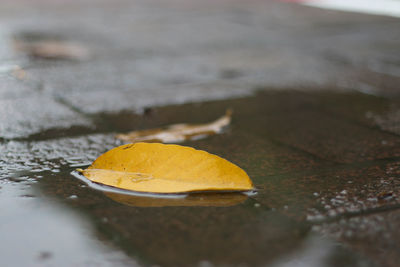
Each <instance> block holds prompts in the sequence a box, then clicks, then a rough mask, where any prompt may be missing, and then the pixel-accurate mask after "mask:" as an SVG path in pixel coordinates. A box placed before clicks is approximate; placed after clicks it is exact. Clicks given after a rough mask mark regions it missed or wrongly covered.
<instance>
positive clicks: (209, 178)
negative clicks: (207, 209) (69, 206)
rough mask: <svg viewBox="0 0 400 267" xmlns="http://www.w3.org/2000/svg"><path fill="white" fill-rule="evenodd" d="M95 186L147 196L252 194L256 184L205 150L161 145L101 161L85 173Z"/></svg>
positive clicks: (128, 149)
mask: <svg viewBox="0 0 400 267" xmlns="http://www.w3.org/2000/svg"><path fill="white" fill-rule="evenodd" d="M78 171H79V172H81V173H82V174H83V175H84V176H85V177H86V178H87V179H89V180H90V181H92V182H96V183H100V184H104V185H108V186H112V187H117V188H120V189H126V190H131V191H136V192H148V193H184V192H196V191H249V190H252V189H253V184H252V182H251V180H250V178H249V176H248V175H247V174H246V172H245V171H244V170H242V169H241V168H239V167H238V166H236V165H235V164H233V163H231V162H229V161H227V160H225V159H223V158H221V157H218V156H216V155H213V154H210V153H208V152H205V151H202V150H196V149H194V148H191V147H185V146H180V145H165V144H160V143H136V144H127V145H122V146H119V147H116V148H114V149H111V150H110V151H108V152H106V153H104V154H103V155H101V156H100V157H98V158H97V159H96V160H95V161H94V162H93V164H92V165H91V166H89V167H88V168H87V169H86V170H78Z"/></svg>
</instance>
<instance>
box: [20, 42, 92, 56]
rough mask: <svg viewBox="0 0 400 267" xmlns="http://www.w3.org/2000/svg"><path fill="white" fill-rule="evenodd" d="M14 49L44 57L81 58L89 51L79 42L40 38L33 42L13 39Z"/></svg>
mask: <svg viewBox="0 0 400 267" xmlns="http://www.w3.org/2000/svg"><path fill="white" fill-rule="evenodd" d="M14 47H15V50H17V51H20V52H23V53H26V54H28V55H29V56H32V57H37V58H44V59H72V60H83V59H86V58H87V57H88V56H89V51H88V50H87V49H86V48H85V47H83V46H82V45H80V44H77V43H72V42H64V41H58V40H41V41H35V42H25V41H22V40H15V41H14Z"/></svg>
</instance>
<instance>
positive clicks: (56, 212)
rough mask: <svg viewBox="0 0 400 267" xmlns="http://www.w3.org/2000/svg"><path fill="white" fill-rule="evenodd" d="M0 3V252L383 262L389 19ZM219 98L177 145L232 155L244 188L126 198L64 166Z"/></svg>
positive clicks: (142, 259) (252, 9) (80, 163)
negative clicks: (220, 120) (208, 125)
mask: <svg viewBox="0 0 400 267" xmlns="http://www.w3.org/2000/svg"><path fill="white" fill-rule="evenodd" d="M0 7H1V8H0V41H1V42H0V104H1V105H0V166H1V169H0V210H1V213H2V220H1V222H0V236H1V242H0V259H1V260H0V262H1V265H4V266H397V265H398V262H399V261H400V256H399V255H400V253H399V252H400V246H399V243H398V242H397V240H398V239H399V231H398V227H399V218H400V213H399V208H400V176H399V174H400V161H399V160H400V136H399V135H400V98H399V92H400V91H399V90H398V86H399V84H400V83H399V82H400V63H399V62H400V51H399V48H398V47H400V32H399V30H398V29H399V26H400V20H399V19H398V18H391V17H383V16H372V15H365V14H363V15H362V14H356V13H345V12H339V11H329V10H319V9H314V8H311V7H305V6H300V5H297V4H295V3H284V2H278V1H222V0H221V1H178V0H176V1H172V0H171V1H151V2H150V1H112V2H111V1H89V0H88V1H76V2H72V3H71V2H70V1H68V3H66V2H64V1H46V0H40V1H22V0H21V1H5V2H3V3H1V4H0ZM116 14H118V15H116ZM18 42H19V43H21V42H22V43H23V44H24V45H25V50H18V49H16V47H15V46H16V45H15V44H16V43H18ZM40 42H42V43H43V42H44V43H46V42H51V43H52V44H53V45H54V43H56V44H57V45H56V48H54V46H53V47H52V49H53V50H52V51H53V52H52V53H58V54H59V55H60V54H63V56H58V57H57V56H55V58H53V59H49V58H48V55H49V54H48V53H50V52H51V51H50V52H49V51H48V50H49V48H47V51H46V53H47V54H46V55H47V56H44V54H43V53H42V54H41V52H40V51H39V52H38V50H37V48H35V49H36V50H35V51H33V48H32V47H35V46H37V45H38V43H40ZM66 43H74V44H75V45H76V47H79V48H80V51H86V52H87V54H85V56H84V57H81V56H80V55H81V54H79V53H78V54H73V53H75V52H74V51H76V50H74V49H70V48H68V47H67V48H66V46H64V47H63V46H62V45H63V44H66ZM58 44H61V46H58ZM26 47H28V48H26ZM60 47H61V48H60ZM57 49H58V50H57ZM78 50H79V49H78ZM54 51H55V52H54ZM60 51H61V52H62V53H61V52H60ZM71 51H72V52H71ZM68 53H72V56H67V57H66V56H65V54H67V55H71V54H68ZM45 57H46V58H45ZM229 108H231V109H232V110H233V111H234V114H233V122H232V125H231V126H230V127H229V128H228V129H227V130H226V132H224V133H223V134H221V135H215V136H211V137H208V138H205V139H201V140H195V141H187V142H186V143H184V145H188V146H192V147H195V148H198V149H203V150H206V151H208V152H211V153H214V154H217V155H220V156H222V157H224V158H226V159H228V160H230V161H231V162H233V163H236V164H237V165H239V166H240V167H242V168H243V169H244V170H246V172H247V173H248V174H249V176H250V177H251V178H252V180H253V182H254V184H255V186H256V187H257V191H258V192H257V194H255V195H250V196H246V195H241V194H211V195H207V194H205V195H204V194H194V195H190V196H188V197H186V198H179V199H154V198H146V197H140V196H127V195H121V194H117V193H115V192H114V193H113V192H102V191H100V190H97V189H96V188H92V187H90V186H87V184H85V183H84V182H82V181H81V180H79V179H77V178H76V177H75V176H74V175H73V174H72V172H73V171H74V170H75V169H76V168H82V167H85V166H87V165H89V164H90V163H91V162H92V161H93V160H94V159H96V158H97V157H98V156H99V155H100V154H102V153H104V152H105V151H107V150H108V149H111V148H113V147H115V146H117V145H119V144H120V141H117V140H116V139H115V134H116V133H123V132H128V131H131V130H139V129H148V128H154V127H161V126H166V125H169V124H173V123H182V122H187V123H205V122H209V121H213V120H214V119H216V118H217V117H219V116H220V115H222V114H224V113H225V111H226V110H227V109H229Z"/></svg>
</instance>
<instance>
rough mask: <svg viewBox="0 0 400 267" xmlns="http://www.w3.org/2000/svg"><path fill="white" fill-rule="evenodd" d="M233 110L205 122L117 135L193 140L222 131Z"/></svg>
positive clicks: (150, 139)
mask: <svg viewBox="0 0 400 267" xmlns="http://www.w3.org/2000/svg"><path fill="white" fill-rule="evenodd" d="M231 117H232V110H227V111H226V114H225V115H224V116H222V117H221V118H219V119H217V120H215V121H213V122H210V123H205V124H186V123H180V124H173V125H170V126H167V127H165V128H156V129H150V130H142V131H133V132H130V133H127V134H118V135H116V136H115V137H116V138H118V139H120V140H122V141H126V142H131V143H136V142H162V143H177V142H183V141H187V140H193V139H196V138H199V137H203V136H208V135H213V134H218V133H221V132H222V130H223V129H224V127H226V126H228V125H229V124H230V122H231Z"/></svg>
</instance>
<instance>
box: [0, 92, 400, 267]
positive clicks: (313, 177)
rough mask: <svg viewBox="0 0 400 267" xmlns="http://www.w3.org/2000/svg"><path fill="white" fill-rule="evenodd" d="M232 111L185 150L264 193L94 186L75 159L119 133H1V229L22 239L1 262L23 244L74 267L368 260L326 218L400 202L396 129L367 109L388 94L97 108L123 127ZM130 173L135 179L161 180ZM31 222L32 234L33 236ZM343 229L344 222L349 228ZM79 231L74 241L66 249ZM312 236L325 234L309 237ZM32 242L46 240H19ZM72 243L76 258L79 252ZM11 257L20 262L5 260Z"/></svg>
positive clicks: (40, 257) (93, 153) (35, 256)
mask: <svg viewBox="0 0 400 267" xmlns="http://www.w3.org/2000/svg"><path fill="white" fill-rule="evenodd" d="M228 108H233V109H234V110H235V114H234V115H233V117H232V123H231V126H230V128H229V130H228V131H225V132H223V133H221V134H219V135H213V136H210V137H208V138H205V139H201V140H191V141H190V140H188V141H186V142H184V145H188V146H192V147H195V148H197V149H201V150H206V151H209V152H210V153H213V154H216V155H219V156H221V157H224V158H226V159H228V160H230V161H231V162H233V163H235V164H238V165H240V166H241V167H242V168H243V169H244V170H246V172H247V173H248V174H249V176H250V177H251V178H252V180H253V182H254V184H255V186H256V187H257V193H256V194H254V192H251V193H248V194H243V193H215V192H214V193H210V192H207V193H200V192H197V193H191V194H172V195H168V194H163V195H162V196H160V195H154V194H151V195H149V194H144V193H136V192H130V191H125V190H122V191H121V190H120V189H117V188H113V187H107V186H103V185H100V184H97V183H95V182H92V181H89V180H88V179H86V178H85V177H83V176H82V175H80V174H79V173H78V172H77V171H75V168H77V167H81V168H83V167H86V166H88V165H89V164H90V163H91V162H93V160H95V159H96V158H97V157H98V156H99V155H101V154H103V153H104V152H105V151H107V150H109V149H111V148H114V147H115V146H117V145H118V142H117V141H116V140H115V135H114V134H110V133H107V134H106V133H101V132H100V133H95V134H87V133H86V132H83V133H82V135H78V136H71V137H63V138H59V137H57V138H47V137H46V138H44V139H43V140H40V141H39V140H36V139H35V140H23V141H17V140H14V141H4V142H1V143H0V152H1V153H0V166H1V167H2V168H1V170H0V200H1V201H0V206H1V209H2V212H3V214H4V220H3V222H2V223H0V234H1V235H2V237H3V236H4V237H6V239H5V240H8V241H7V242H12V240H15V243H13V244H12V245H10V247H9V248H7V250H6V249H4V250H3V251H0V253H1V254H2V257H3V252H4V253H6V252H7V253H8V254H10V255H13V254H11V252H10V250H15V249H17V246H21V250H23V252H24V255H26V257H25V256H24V257H20V258H18V259H15V261H18V262H17V263H18V265H26V263H27V262H29V261H32V262H39V263H38V265H40V264H41V261H43V262H45V261H48V262H50V263H54V265H57V266H63V264H64V262H62V261H65V265H64V266H67V265H74V264H75V263H77V264H83V263H85V262H88V263H91V261H90V260H89V259H88V258H91V259H94V261H95V262H96V264H97V263H99V262H104V264H103V265H105V266H108V265H107V264H108V263H109V262H112V261H114V260H115V259H116V260H117V261H122V262H124V261H126V260H129V259H127V257H129V258H131V259H133V261H134V262H135V263H138V264H143V265H152V264H158V265H162V266H176V265H181V266H187V265H196V264H200V263H202V262H208V263H210V264H213V265H235V264H240V263H243V264H247V265H252V266H254V265H257V266H259V265H267V264H274V265H273V266H290V264H292V263H293V262H294V261H296V259H298V261H299V264H300V265H301V264H304V266H306V264H308V263H310V264H314V263H318V264H320V266H363V265H362V264H364V262H365V257H364V258H363V257H362V256H359V255H360V254H362V253H363V251H365V250H363V249H362V248H361V249H360V248H358V247H356V248H353V247H352V248H351V249H349V248H346V247H345V246H341V245H340V244H339V246H337V243H335V241H332V239H324V240H322V241H321V240H320V239H319V234H317V233H321V234H323V233H324V229H325V228H324V227H325V226H324V225H322V224H319V223H317V221H318V220H320V219H321V218H322V219H325V218H333V219H334V220H340V218H341V217H340V216H341V214H344V213H346V212H348V211H356V212H357V211H359V210H360V209H369V208H371V207H379V206H385V205H389V204H393V203H396V201H397V199H398V196H399V195H400V194H399V192H398V188H399V185H398V179H397V178H396V177H397V176H396V175H398V173H400V171H399V170H400V167H399V164H398V160H397V159H398V157H399V156H400V142H399V138H398V136H396V135H395V134H393V133H388V132H385V131H382V130H381V129H380V128H379V126H378V127H377V125H376V121H374V120H371V119H370V118H369V117H368V116H366V114H370V113H373V114H377V115H379V114H381V115H382V116H384V114H385V113H386V112H388V111H391V109H390V102H388V101H387V100H384V99H381V98H375V97H372V96H365V95H362V94H350V95H347V94H344V95H342V94H336V93H301V92H296V91H290V92H271V93H261V94H259V95H257V96H255V97H249V98H241V99H234V100H224V101H214V102H208V103H197V104H186V105H181V106H168V107H162V108H161V107H159V108H154V114H153V115H152V116H150V117H143V118H141V119H140V120H139V119H138V116H137V114H127V113H124V114H123V115H121V114H108V115H107V116H103V117H101V116H100V117H101V118H103V119H104V120H105V121H104V124H108V125H109V127H110V128H113V129H115V132H116V133H117V132H124V131H131V130H135V129H138V128H140V129H146V128H156V127H160V126H162V125H169V124H171V123H179V122H182V121H186V122H193V123H199V124H201V123H205V122H208V121H212V120H213V119H215V118H216V117H218V114H221V113H223V112H224V111H225V110H226V109H228ZM368 112H369V113H368ZM216 114H217V115H216ZM171 118H173V120H174V121H171V120H172V119H171ZM138 122H140V124H138ZM138 125H139V126H138ZM98 129H104V128H102V127H99V128H98ZM108 132H109V131H108ZM383 141H384V142H383ZM71 174H72V175H71ZM104 175H107V171H105V173H104ZM130 175H131V181H132V182H133V183H143V182H146V181H148V180H149V179H150V180H151V179H155V178H154V177H152V176H151V175H148V174H138V173H130ZM376 177H379V180H377V179H376ZM12 192H13V193H12ZM13 194H14V195H13ZM375 200H376V201H375ZM333 212H335V214H334V215H333ZM330 213H332V214H331V215H332V216H331V215H330ZM60 220H62V222H60ZM27 225H29V227H28V226H27ZM31 225H35V231H33V232H32V231H31V232H32V233H29V229H32V227H31ZM37 225H38V226H37ZM57 225H58V226H57ZM313 225H314V227H313ZM59 226H62V227H61V228H62V229H65V230H60V229H61V228H60V227H59ZM316 226H318V227H319V228H318V227H316ZM47 228H48V229H52V230H51V233H52V234H51V235H49V234H48V229H47ZM317 228H318V229H317ZM27 229H28V230H27ZM316 229H317V230H316ZM335 229H336V230H337V229H339V230H337V231H340V229H342V228H340V224H339V223H338V228H335ZM343 229H345V228H343ZM21 231H22V232H23V233H24V234H19V233H20V232H21ZM25 231H26V232H27V233H25ZM3 233H4V235H3ZM68 235H70V236H71V240H70V241H68V240H67V241H65V242H66V243H65V247H63V246H62V245H59V244H58V243H62V242H61V241H60V240H62V239H64V238H65V239H68V237H67V236H68ZM313 235H317V241H309V240H310V238H312V237H310V236H313ZM47 236H49V238H47ZM53 236H55V238H54V241H52V240H53V239H52V238H53ZM358 236H360V235H358ZM361 236H362V235H361ZM31 240H37V242H38V244H43V246H42V245H39V246H37V249H36V247H35V246H31V247H30V248H28V246H25V245H20V244H21V243H24V242H25V243H26V244H29V242H32V241H31ZM312 240H314V239H312ZM318 240H319V241H318ZM211 241H212V242H211ZM77 243H79V244H77ZM76 244H77V245H76ZM318 247H324V248H326V249H323V251H321V250H318ZM62 249H65V252H62ZM74 250H76V251H74ZM67 252H68V253H71V254H73V253H76V255H77V261H76V262H72V261H71V259H69V258H68V253H67ZM99 254H101V256H98V255H99ZM113 255H114V256H115V255H117V256H115V257H114V256H113ZM126 255H127V256H126ZM293 255H294V256H293ZM343 255H344V256H343ZM314 256H315V259H312V257H314ZM342 257H344V258H346V259H347V260H346V261H345V263H343V264H342V262H340V261H338V262H340V263H338V262H336V263H332V258H333V259H337V260H339V259H340V258H342ZM310 258H311V259H312V260H311V261H309V260H308V259H310ZM4 259H7V260H6V262H8V263H10V264H11V263H13V261H12V260H13V259H12V258H11V257H10V256H8V255H5V256H4ZM60 262H61V263H60ZM333 262H335V261H333ZM59 263H60V264H59ZM123 264H124V263H122V264H121V265H123ZM288 264H289V265H288ZM28 265H29V264H28ZM110 265H112V264H110ZM117 265H118V264H117ZM300 265H299V266H300ZM310 266H312V265H310ZM367 266H369V265H367Z"/></svg>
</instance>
